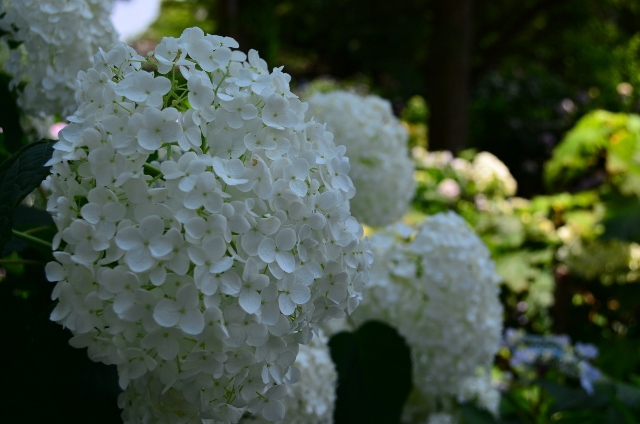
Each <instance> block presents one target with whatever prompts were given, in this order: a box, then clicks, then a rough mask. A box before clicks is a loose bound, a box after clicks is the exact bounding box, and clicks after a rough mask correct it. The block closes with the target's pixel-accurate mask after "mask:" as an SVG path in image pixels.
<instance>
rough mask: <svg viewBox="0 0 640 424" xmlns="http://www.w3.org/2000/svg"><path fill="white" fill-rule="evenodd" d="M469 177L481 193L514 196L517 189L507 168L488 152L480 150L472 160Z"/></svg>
mask: <svg viewBox="0 0 640 424" xmlns="http://www.w3.org/2000/svg"><path fill="white" fill-rule="evenodd" d="M472 169H473V171H472V175H471V178H472V180H473V181H474V182H475V184H476V187H477V189H478V191H480V192H481V193H493V194H497V195H499V196H504V197H508V196H514V195H515V194H516V191H517V189H518V184H517V183H516V180H515V179H514V178H513V176H512V175H511V172H509V168H507V166H506V165H505V164H504V163H502V161H500V159H498V158H497V157H495V156H494V155H492V154H491V153H489V152H480V153H478V154H477V155H476V156H475V157H474V158H473V162H472Z"/></svg>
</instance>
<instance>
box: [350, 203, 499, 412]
mask: <svg viewBox="0 0 640 424" xmlns="http://www.w3.org/2000/svg"><path fill="white" fill-rule="evenodd" d="M371 245H372V250H373V252H374V257H375V258H376V260H375V263H374V265H373V268H372V270H371V281H370V283H369V285H368V286H367V288H366V290H365V292H364V293H363V301H362V303H361V305H360V307H359V309H358V310H357V311H356V313H355V314H354V316H353V318H354V320H355V322H356V323H357V324H361V323H364V322H365V321H367V320H371V319H377V320H381V321H384V322H387V323H389V324H390V325H391V326H393V327H394V328H396V329H397V330H398V332H399V333H400V334H401V335H402V336H403V337H404V338H405V340H406V341H407V344H408V345H409V347H410V348H411V359H412V366H413V371H412V376H413V377H412V378H413V385H414V389H415V391H414V393H413V395H412V400H410V401H409V405H408V408H409V409H410V410H411V414H409V415H411V416H412V419H411V420H410V421H409V422H418V421H419V420H420V419H422V420H424V419H426V416H427V415H428V414H429V413H434V412H450V410H451V409H453V405H454V404H455V400H456V399H457V398H461V399H463V400H469V399H471V398H473V396H472V395H471V394H470V393H468V388H467V386H468V383H469V381H470V380H469V379H473V378H475V377H476V376H477V375H478V372H479V371H480V372H484V375H489V369H490V366H491V364H492V362H493V357H494V355H495V354H496V352H497V350H498V348H499V344H500V335H501V330H502V305H501V303H500V300H499V298H498V291H499V288H498V283H499V281H500V277H499V276H498V275H497V274H496V271H495V265H494V263H493V261H492V260H491V257H490V255H489V251H488V249H487V247H486V245H485V244H484V243H483V242H482V241H481V240H480V238H479V237H478V236H477V235H476V234H474V233H473V231H472V230H471V229H470V228H469V226H468V225H467V223H466V222H465V221H464V219H462V218H461V217H460V216H458V215H456V214H455V213H453V212H449V213H441V214H437V215H434V216H430V217H428V218H426V219H425V221H423V222H421V223H420V224H419V225H418V226H416V227H415V228H412V227H409V226H405V225H396V226H392V227H387V228H385V229H383V230H382V231H380V232H379V233H376V234H374V235H373V236H372V237H371ZM483 406H485V407H488V406H489V405H483Z"/></svg>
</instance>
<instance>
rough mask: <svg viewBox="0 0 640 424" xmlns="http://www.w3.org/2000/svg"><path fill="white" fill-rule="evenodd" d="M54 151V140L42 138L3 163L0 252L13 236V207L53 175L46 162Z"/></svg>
mask: <svg viewBox="0 0 640 424" xmlns="http://www.w3.org/2000/svg"><path fill="white" fill-rule="evenodd" d="M52 154H53V143H52V142H51V140H40V141H36V142H33V143H31V144H28V145H26V146H24V147H22V148H21V149H20V150H18V151H17V152H16V153H15V154H13V155H12V156H11V157H10V158H8V159H7V160H5V161H4V162H2V163H0V199H2V201H1V202H0V252H1V251H2V250H4V245H5V244H6V243H7V241H9V239H10V238H11V228H12V219H11V217H12V214H13V210H14V209H15V208H16V207H17V206H18V205H19V204H20V202H21V201H22V199H24V198H25V196H27V195H28V194H29V193H31V192H32V191H33V190H35V189H36V188H38V187H39V186H40V184H41V183H42V181H43V180H44V179H45V178H46V177H47V175H49V167H45V166H44V164H45V163H47V161H49V159H50V158H51V155H52Z"/></svg>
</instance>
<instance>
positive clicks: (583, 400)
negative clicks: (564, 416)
mask: <svg viewBox="0 0 640 424" xmlns="http://www.w3.org/2000/svg"><path fill="white" fill-rule="evenodd" d="M538 384H539V385H540V387H542V388H543V389H544V391H545V392H547V393H548V394H549V396H551V397H552V398H553V399H554V401H555V402H554V404H553V407H552V411H567V410H575V409H584V408H594V407H600V406H602V405H606V404H607V403H608V402H609V401H610V399H611V396H612V395H613V393H612V391H611V390H610V389H607V388H605V387H603V386H596V390H595V393H594V394H592V395H590V394H589V393H587V392H586V391H585V390H584V389H582V388H574V387H568V386H565V385H561V384H558V383H555V382H552V381H548V380H540V381H539V382H538Z"/></svg>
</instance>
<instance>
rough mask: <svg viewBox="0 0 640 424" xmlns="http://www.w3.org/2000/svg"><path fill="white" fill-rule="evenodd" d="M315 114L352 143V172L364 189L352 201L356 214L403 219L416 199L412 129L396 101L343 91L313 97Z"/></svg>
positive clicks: (369, 219) (376, 221)
mask: <svg viewBox="0 0 640 424" xmlns="http://www.w3.org/2000/svg"><path fill="white" fill-rule="evenodd" d="M309 115H310V116H314V117H315V119H316V120H317V121H319V122H326V123H327V129H328V130H329V131H331V132H332V133H333V134H334V136H335V138H336V141H337V142H338V143H340V144H344V145H345V146H346V147H347V156H348V157H349V161H350V163H351V172H350V174H349V175H350V176H351V179H352V180H353V184H354V185H355V187H356V189H357V191H358V194H357V195H356V197H354V199H353V200H352V201H351V207H352V212H353V215H354V216H355V217H356V218H358V219H359V220H360V221H362V222H363V223H365V224H367V225H370V226H373V227H378V226H383V225H387V224H390V223H392V222H394V221H396V220H398V219H400V218H401V217H402V216H403V215H404V214H405V213H406V212H407V210H408V209H409V205H410V202H411V199H412V198H413V194H414V190H415V183H414V180H413V171H414V167H413V163H412V161H411V158H410V157H409V151H408V145H407V141H408V134H407V131H406V129H405V128H404V126H403V125H402V123H401V122H400V121H399V120H398V119H397V118H396V117H395V116H394V115H393V112H392V110H391V104H390V103H389V102H388V101H386V100H384V99H381V98H380V97H378V96H373V95H368V96H361V95H358V94H355V93H350V92H347V91H342V90H337V91H332V92H329V93H316V94H314V95H313V96H311V98H310V99H309Z"/></svg>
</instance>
